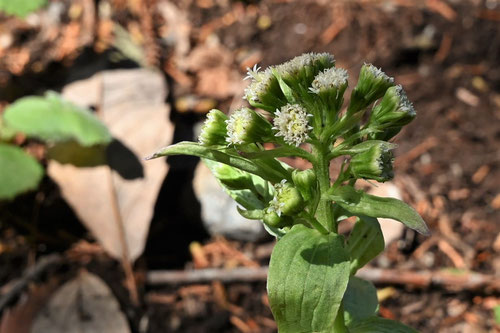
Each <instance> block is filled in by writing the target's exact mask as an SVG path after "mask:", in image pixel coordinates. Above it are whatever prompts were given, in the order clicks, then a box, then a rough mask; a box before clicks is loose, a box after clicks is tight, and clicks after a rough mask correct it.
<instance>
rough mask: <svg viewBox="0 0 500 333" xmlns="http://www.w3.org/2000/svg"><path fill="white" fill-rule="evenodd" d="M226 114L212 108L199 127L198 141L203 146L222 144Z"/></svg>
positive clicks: (225, 131) (224, 134)
mask: <svg viewBox="0 0 500 333" xmlns="http://www.w3.org/2000/svg"><path fill="white" fill-rule="evenodd" d="M227 119H228V118H227V116H226V115H225V114H224V113H223V112H221V111H220V110H217V109H212V110H210V112H209V113H208V115H207V119H206V120H205V122H204V123H203V126H202V127H201V131H200V135H199V136H198V141H199V143H200V144H202V145H204V146H210V145H216V144H223V143H224V142H225V140H226V139H225V136H226V134H227V130H226V124H225V121H226V120H227Z"/></svg>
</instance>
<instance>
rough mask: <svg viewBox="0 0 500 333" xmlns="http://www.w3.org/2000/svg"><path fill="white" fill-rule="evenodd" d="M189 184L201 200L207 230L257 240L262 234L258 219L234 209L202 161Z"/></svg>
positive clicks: (242, 238) (233, 205)
mask: <svg viewBox="0 0 500 333" xmlns="http://www.w3.org/2000/svg"><path fill="white" fill-rule="evenodd" d="M193 188H194V192H195V194H196V197H197V198H198V201H200V204H201V218H202V220H203V224H204V225H205V228H206V229H207V230H208V232H209V233H210V234H211V235H212V236H215V235H222V236H225V237H227V238H231V239H236V240H243V241H257V240H260V239H262V238H263V237H265V236H266V231H265V230H264V227H263V226H262V223H261V222H260V221H255V220H248V219H246V218H244V217H243V216H241V215H240V214H239V213H238V211H237V210H236V207H237V204H236V202H235V201H234V200H233V199H232V198H231V197H230V196H229V195H228V194H227V193H226V192H225V191H224V190H223V189H222V188H221V186H220V185H219V183H218V182H217V180H216V179H215V177H214V176H213V175H212V173H211V172H210V170H209V169H208V167H207V166H205V164H203V162H200V163H199V164H198V166H197V167H196V171H195V175H194V179H193Z"/></svg>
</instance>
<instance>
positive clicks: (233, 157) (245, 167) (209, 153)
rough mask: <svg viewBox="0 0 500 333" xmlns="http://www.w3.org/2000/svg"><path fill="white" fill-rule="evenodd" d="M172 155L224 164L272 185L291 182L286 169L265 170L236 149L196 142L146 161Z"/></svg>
mask: <svg viewBox="0 0 500 333" xmlns="http://www.w3.org/2000/svg"><path fill="white" fill-rule="evenodd" d="M172 155H192V156H198V157H201V158H205V159H208V160H213V161H217V162H220V163H224V164H227V165H230V166H232V167H235V168H237V169H240V170H242V171H246V172H248V173H251V174H254V175H257V176H259V177H261V178H263V179H265V180H268V181H270V182H272V183H279V182H280V181H281V180H282V179H287V180H290V178H291V177H290V175H289V174H287V173H286V171H285V169H283V168H281V169H279V170H278V169H271V168H263V167H260V166H259V165H257V164H256V163H254V162H253V161H250V160H248V159H246V158H244V157H241V156H239V155H238V154H237V153H236V151H235V150H234V149H229V148H224V149H214V148H211V147H205V146H202V145H200V144H198V143H196V142H189V141H183V142H179V143H176V144H175V145H171V146H168V147H165V148H163V149H160V150H159V151H158V152H156V153H154V154H153V155H151V156H149V157H147V158H146V159H153V158H158V157H162V156H172Z"/></svg>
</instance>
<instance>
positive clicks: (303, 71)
mask: <svg viewBox="0 0 500 333" xmlns="http://www.w3.org/2000/svg"><path fill="white" fill-rule="evenodd" d="M333 66H335V59H334V57H333V55H331V54H329V53H313V52H311V53H304V54H302V55H300V56H297V57H295V58H293V59H292V60H289V61H287V62H285V63H283V64H281V65H278V66H276V67H275V70H276V72H277V73H278V75H279V76H281V78H282V79H283V81H285V82H286V83H287V84H288V85H290V86H292V87H294V86H298V85H302V86H306V87H307V86H309V85H310V84H311V82H312V81H313V80H314V77H315V76H316V74H318V73H319V72H320V71H322V70H324V69H327V68H331V67H333Z"/></svg>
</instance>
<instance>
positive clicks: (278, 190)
mask: <svg viewBox="0 0 500 333" xmlns="http://www.w3.org/2000/svg"><path fill="white" fill-rule="evenodd" d="M274 190H275V194H274V198H273V200H271V201H270V202H269V207H268V209H267V212H269V213H270V212H275V213H276V214H277V215H278V216H281V215H282V214H283V215H288V216H292V215H294V214H297V213H299V212H300V211H302V209H303V208H304V206H305V202H304V199H303V198H302V195H301V194H300V192H299V191H298V190H297V189H296V188H295V187H293V186H292V185H291V184H289V183H287V182H286V179H283V180H282V181H281V183H278V184H275V185H274Z"/></svg>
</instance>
